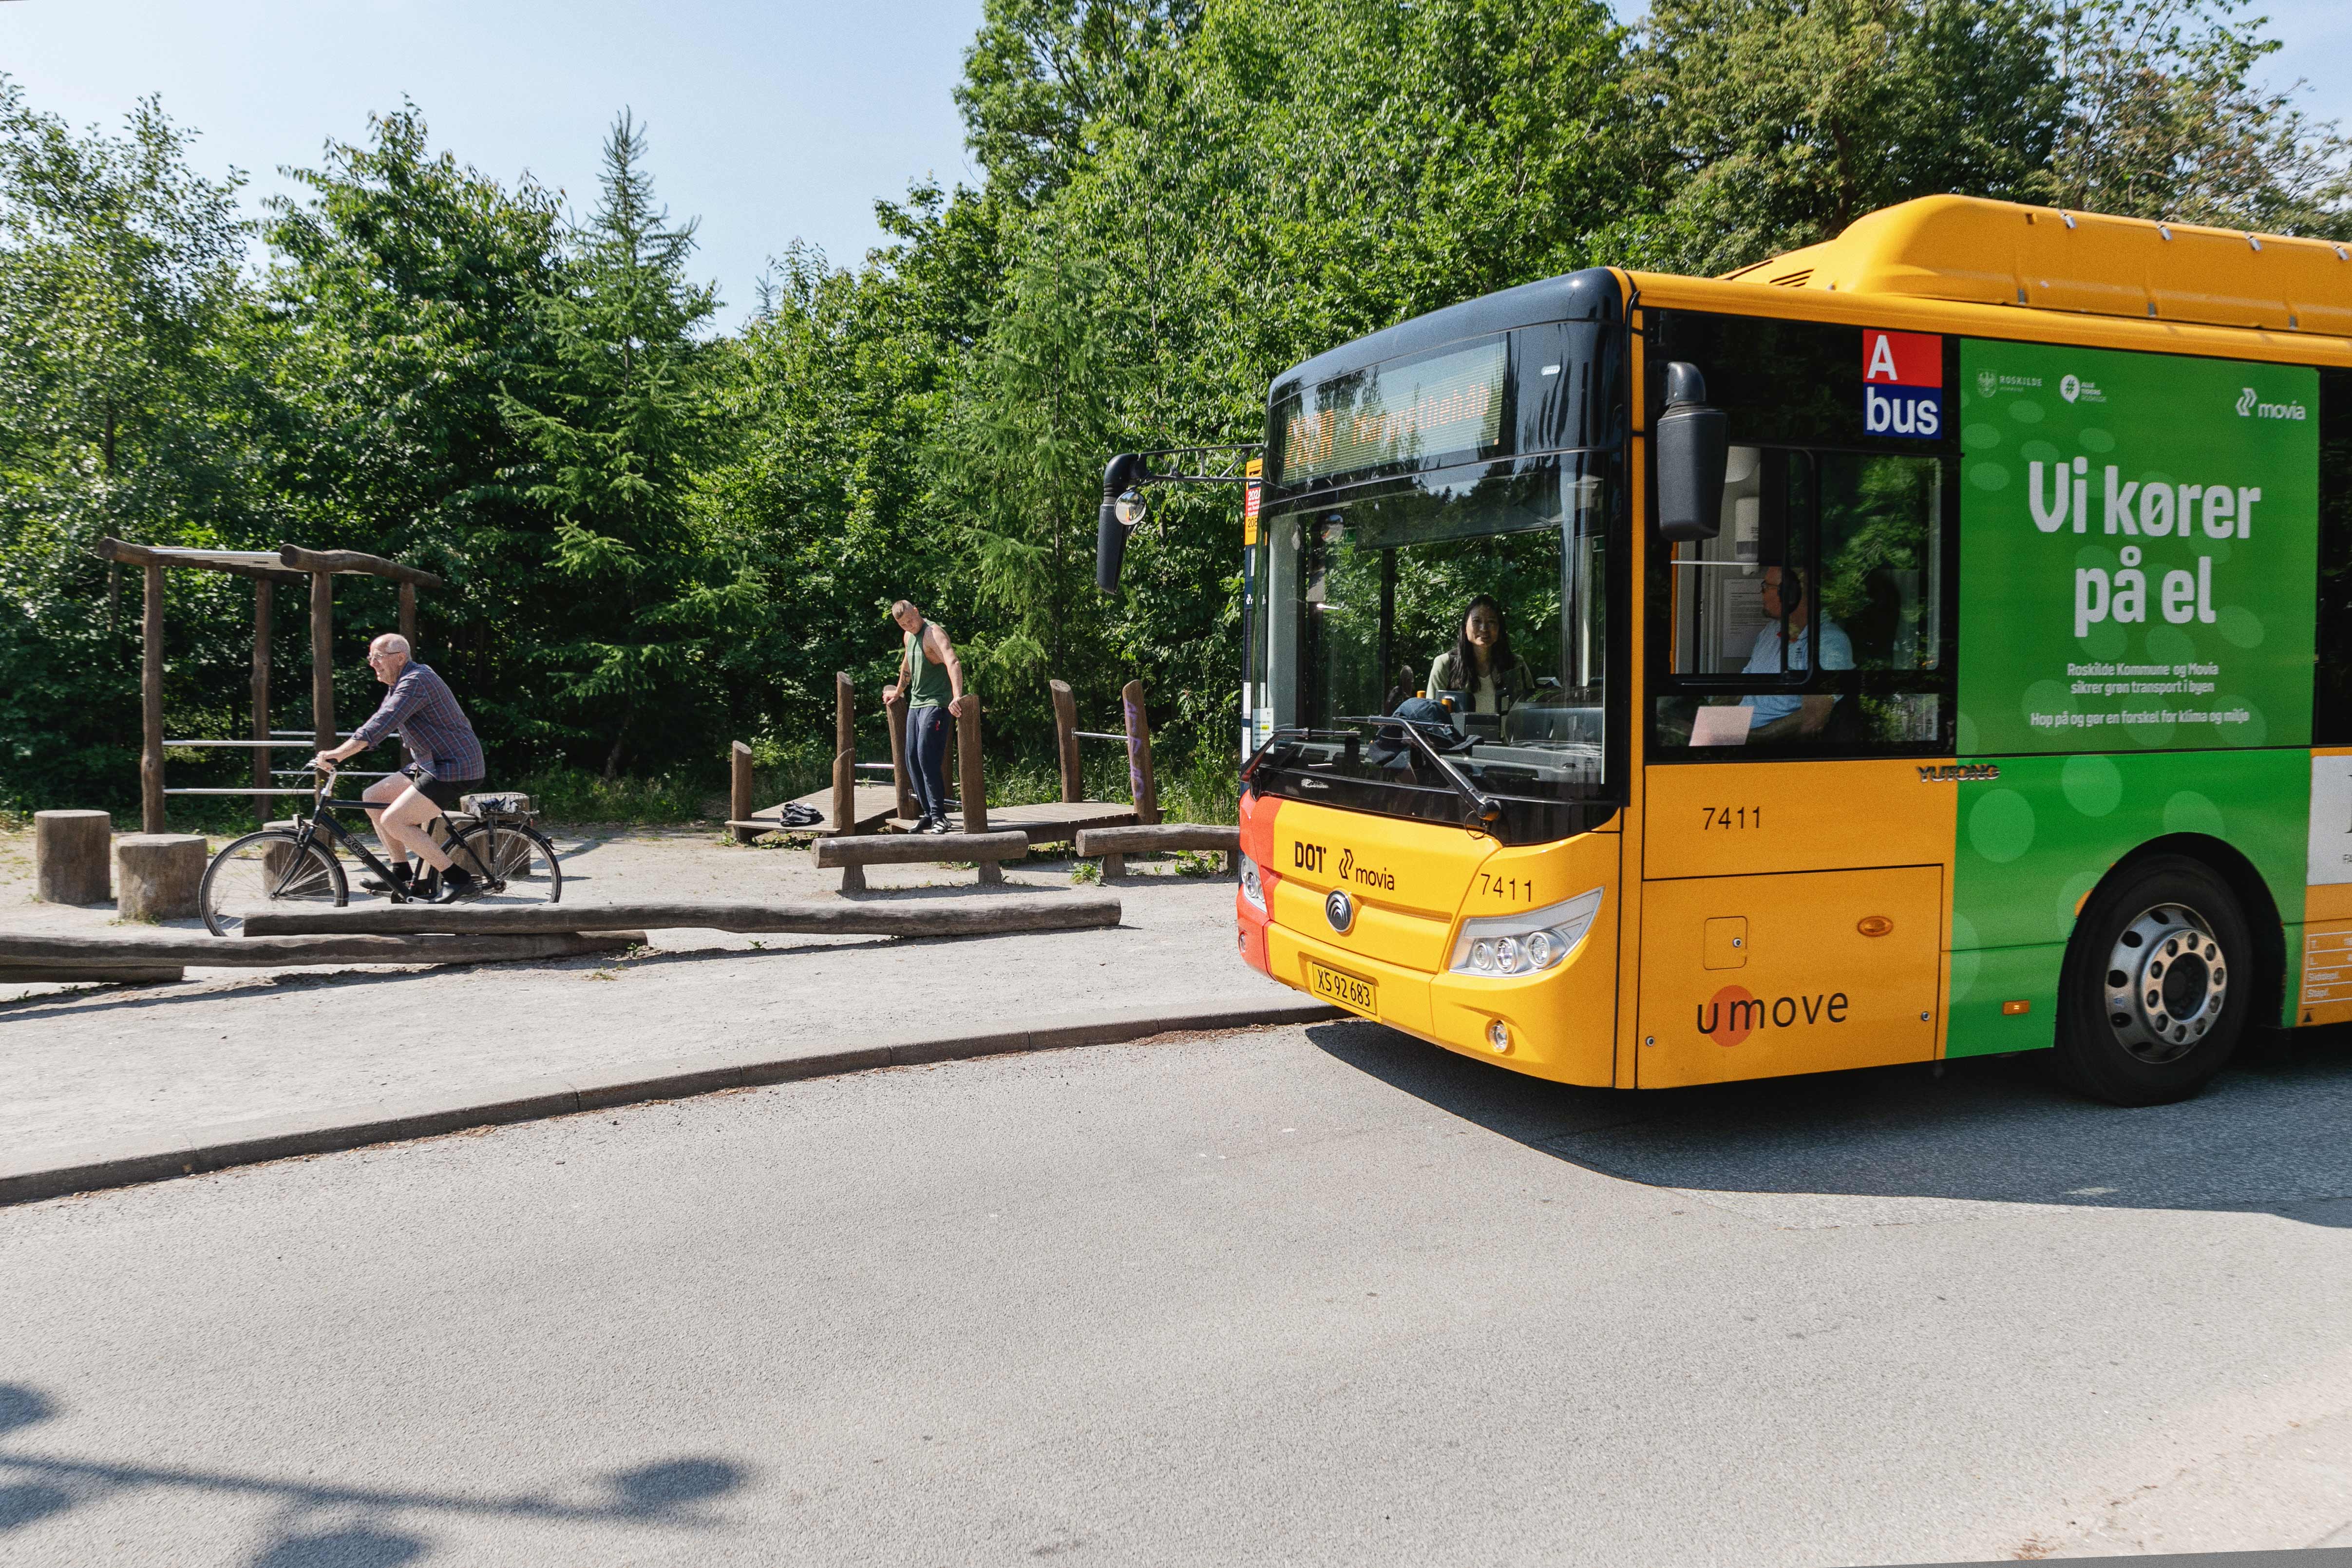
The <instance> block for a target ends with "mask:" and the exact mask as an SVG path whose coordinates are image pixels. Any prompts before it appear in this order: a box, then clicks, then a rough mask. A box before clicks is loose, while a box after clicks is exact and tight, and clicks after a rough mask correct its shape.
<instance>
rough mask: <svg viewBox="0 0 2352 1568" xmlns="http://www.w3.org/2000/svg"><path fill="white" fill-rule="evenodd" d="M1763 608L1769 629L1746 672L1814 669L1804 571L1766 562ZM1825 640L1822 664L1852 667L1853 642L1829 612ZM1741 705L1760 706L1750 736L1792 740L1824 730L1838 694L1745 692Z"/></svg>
mask: <svg viewBox="0 0 2352 1568" xmlns="http://www.w3.org/2000/svg"><path fill="white" fill-rule="evenodd" d="M1763 607H1764V613H1765V615H1766V616H1768V617H1769V619H1768V620H1767V621H1766V622H1765V624H1764V630H1763V631H1761V632H1758V633H1757V634H1756V650H1755V652H1754V653H1750V654H1748V667H1747V669H1746V671H1744V672H1743V673H1744V674H1750V675H1778V674H1783V673H1785V672H1787V671H1790V670H1804V669H1810V668H1811V663H1810V661H1811V657H1812V654H1811V643H1810V642H1809V641H1808V639H1807V638H1806V637H1805V634H1804V632H1805V625H1806V623H1807V622H1810V621H1811V619H1812V604H1811V601H1810V600H1809V599H1808V598H1807V596H1806V593H1805V574H1804V573H1803V572H1801V571H1800V570H1797V569H1796V568H1795V567H1793V566H1768V567H1766V568H1765V569H1764V594H1763ZM1783 623H1785V624H1786V625H1787V626H1788V628H1789V631H1788V634H1787V644H1788V662H1787V663H1786V664H1783V663H1782V662H1781V657H1780V654H1781V644H1782V636H1781V632H1780V628H1781V626H1782V624H1783ZM1821 644H1822V669H1824V670H1851V669H1853V643H1852V641H1850V640H1849V639H1848V638H1847V636H1846V634H1845V632H1844V630H1843V628H1842V627H1840V626H1839V625H1838V623H1837V622H1834V621H1832V620H1831V619H1830V618H1829V617H1828V616H1826V615H1824V616H1823V617H1822V625H1821ZM1739 706H1742V707H1748V708H1753V709H1755V710H1756V716H1755V717H1754V718H1752V719H1750V720H1749V721H1748V722H1749V726H1750V727H1749V729H1748V738H1749V739H1750V740H1788V739H1794V738H1796V737H1800V736H1810V735H1818V734H1820V733H1821V729H1822V726H1823V725H1825V724H1827V723H1829V721H1830V710H1831V709H1832V708H1833V707H1835V706H1837V698H1836V696H1835V695H1829V696H1801V697H1799V696H1745V697H1742V698H1740V699H1739Z"/></svg>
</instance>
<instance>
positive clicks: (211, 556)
mask: <svg viewBox="0 0 2352 1568" xmlns="http://www.w3.org/2000/svg"><path fill="white" fill-rule="evenodd" d="M90 550H91V553H92V554H94V555H96V556H97V557H98V558H99V559H101V560H104V561H108V562H110V563H112V564H114V565H118V566H135V567H138V568H139V569H140V570H141V571H142V573H143V574H144V577H145V587H146V594H145V601H144V610H145V620H144V623H143V627H142V636H141V643H142V650H141V651H142V665H141V673H140V681H139V689H140V700H141V706H142V716H143V718H144V725H143V727H142V735H141V740H140V747H139V814H140V822H141V827H142V831H146V832H150V833H160V832H163V831H164V821H163V801H164V797H166V796H169V795H250V796H253V797H255V810H256V815H257V818H258V820H260V821H265V822H266V821H268V820H269V805H268V803H269V800H270V799H271V797H273V796H278V795H307V794H309V793H310V786H309V785H308V784H307V783H306V784H299V785H278V784H274V783H272V782H271V779H273V777H274V775H273V774H272V772H271V770H270V767H269V754H270V753H271V752H272V751H273V750H277V751H303V750H312V751H325V750H328V749H329V748H331V747H333V745H334V744H335V742H336V741H337V740H341V739H348V738H350V737H349V735H348V734H347V733H346V732H342V731H339V730H337V729H336V728H335V589H334V580H335V578H336V577H337V575H339V574H357V575H362V576H367V577H381V578H388V579H390V580H392V581H394V582H395V583H397V584H399V587H400V634H401V635H402V636H404V637H405V638H407V639H408V641H409V643H410V645H411V646H414V645H415V642H416V591H417V590H418V589H419V588H440V587H442V586H444V584H443V583H442V580H441V579H439V578H438V577H436V576H435V575H434V574H433V573H431V572H429V571H422V570H418V569H417V568H415V567H413V566H404V565H403V564H401V563H400V562H399V561H396V560H386V559H383V557H382V556H373V555H362V554H361V553H360V552H359V551H357V550H314V549H304V548H302V547H301V546H299V545H281V546H279V547H278V549H276V550H274V551H272V550H225V549H181V548H176V547H164V546H160V545H135V544H131V543H128V542H126V541H124V540H122V539H118V538H102V539H100V540H99V541H98V543H97V544H95V545H93V546H91V547H90ZM170 567H187V568H192V569H194V570H200V571H219V572H226V573H228V574H229V575H231V576H233V577H245V578H250V579H252V580H253V736H252V738H250V739H246V740H226V739H219V740H215V739H188V740H166V739H165V738H164V737H163V572H164V570H165V569H166V568H170ZM281 583H283V584H286V585H288V586H289V587H293V586H302V585H305V584H307V585H308V587H309V588H310V731H309V733H308V735H307V736H306V735H305V734H304V732H303V731H301V730H287V729H281V730H273V729H271V728H270V727H269V638H270V621H271V612H272V604H271V600H272V596H273V591H274V590H275V589H276V588H277V587H278V585H279V584H281ZM165 747H194V748H200V749H211V750H221V749H227V750H247V751H250V752H252V753H253V783H252V785H251V786H250V787H249V788H248V787H239V788H236V789H165V788H164V785H163V752H164V749H165ZM362 777H366V775H362Z"/></svg>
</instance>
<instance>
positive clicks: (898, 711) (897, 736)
mask: <svg viewBox="0 0 2352 1568" xmlns="http://www.w3.org/2000/svg"><path fill="white" fill-rule="evenodd" d="M882 711H883V713H884V715H885V716H887V720H888V723H889V726H890V782H891V784H892V785H893V786H895V787H896V788H897V789H898V815H899V817H900V818H901V819H903V820H906V821H912V820H913V819H914V815H915V813H916V812H917V811H918V810H921V807H920V806H919V804H918V803H917V802H916V800H915V780H914V779H913V777H912V776H911V775H909V774H908V771H907V694H906V693H905V692H903V691H901V692H900V693H899V694H898V695H897V696H895V697H892V698H891V699H890V700H889V701H888V702H887V703H885V704H883V705H882Z"/></svg>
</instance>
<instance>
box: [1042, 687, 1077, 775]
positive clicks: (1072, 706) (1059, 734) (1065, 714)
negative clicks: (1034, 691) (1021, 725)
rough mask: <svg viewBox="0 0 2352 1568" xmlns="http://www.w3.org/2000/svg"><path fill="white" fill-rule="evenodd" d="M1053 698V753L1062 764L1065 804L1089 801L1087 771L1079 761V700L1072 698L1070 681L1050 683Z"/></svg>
mask: <svg viewBox="0 0 2352 1568" xmlns="http://www.w3.org/2000/svg"><path fill="white" fill-rule="evenodd" d="M1046 685H1047V687H1048V688H1049V689H1050V690H1051V691H1052V692H1053V694H1054V751H1055V756H1056V757H1058V758H1060V760H1061V764H1062V800H1063V801H1064V803H1065V804H1067V803H1070V802H1074V801H1078V800H1085V799H1086V798H1087V788H1086V769H1085V768H1084V766H1083V765H1082V764H1080V762H1079V761H1078V699H1077V698H1076V697H1075V696H1073V695H1070V683H1069V682H1067V681H1049V682H1047V683H1046Z"/></svg>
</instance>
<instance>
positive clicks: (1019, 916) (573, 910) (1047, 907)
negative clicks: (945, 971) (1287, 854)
mask: <svg viewBox="0 0 2352 1568" xmlns="http://www.w3.org/2000/svg"><path fill="white" fill-rule="evenodd" d="M1118 917H1119V904H1118V898H1117V897H1115V896H1114V895H1112V894H1107V893H1057V892H1055V893H1039V894H1035V895H1034V896H1032V897H1019V898H1015V897H1004V898H920V899H906V900H892V901H889V902H882V901H878V900H877V901H873V902H868V903H858V904H842V903H836V902H835V901H834V900H831V899H824V900H821V901H820V900H814V899H812V900H809V901H807V902H805V903H803V902H799V901H793V902H790V903H775V904H753V903H732V902H730V903H705V902H701V901H691V902H675V903H667V904H609V905H597V904H353V905H352V906H351V907H349V908H347V909H310V910H304V911H300V912H299V913H288V914H257V915H247V916H246V920H245V934H246V937H247V939H248V940H249V939H251V938H254V937H258V936H325V935H338V936H340V935H354V936H356V935H388V934H412V935H413V934H417V933H424V932H433V931H451V932H479V933H485V934H488V933H500V934H528V933H543V932H551V931H601V930H604V929H605V928H607V927H626V928H628V929H630V930H646V929H652V930H678V929H684V930H697V931H739V932H759V933H765V934H782V935H787V936H924V937H934V936H1007V935H1011V934H1013V933H1016V932H1024V931H1078V930H1086V929H1089V928H1094V927H1100V926H1109V925H1118Z"/></svg>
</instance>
